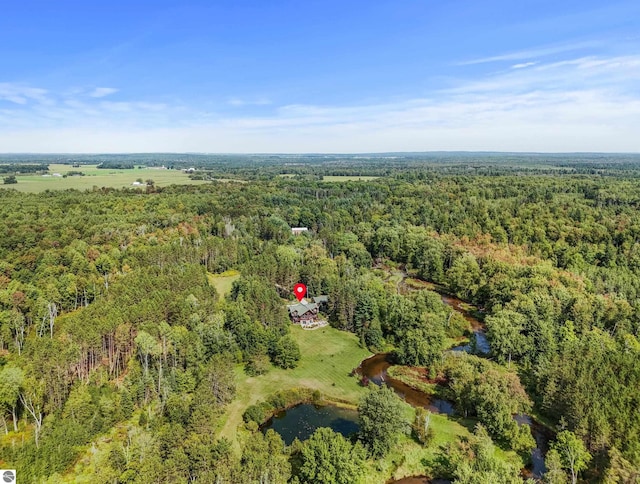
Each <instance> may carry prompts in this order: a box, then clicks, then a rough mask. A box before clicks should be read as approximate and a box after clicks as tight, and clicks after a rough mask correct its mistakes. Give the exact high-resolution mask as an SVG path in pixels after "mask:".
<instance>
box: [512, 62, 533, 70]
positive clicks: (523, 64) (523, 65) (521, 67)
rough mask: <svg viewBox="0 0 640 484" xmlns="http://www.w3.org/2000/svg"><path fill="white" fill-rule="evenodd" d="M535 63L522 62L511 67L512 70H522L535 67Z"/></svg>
mask: <svg viewBox="0 0 640 484" xmlns="http://www.w3.org/2000/svg"><path fill="white" fill-rule="evenodd" d="M536 64H537V62H522V63H521V64H514V65H512V66H511V68H512V69H524V68H525V67H531V66H535V65H536Z"/></svg>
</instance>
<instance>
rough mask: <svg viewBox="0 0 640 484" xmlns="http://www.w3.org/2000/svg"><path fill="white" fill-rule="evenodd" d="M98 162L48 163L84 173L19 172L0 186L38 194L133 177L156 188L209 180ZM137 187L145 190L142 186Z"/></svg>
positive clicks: (117, 183) (121, 184)
mask: <svg viewBox="0 0 640 484" xmlns="http://www.w3.org/2000/svg"><path fill="white" fill-rule="evenodd" d="M96 166H97V165H82V166H80V167H79V168H73V167H72V166H71V165H59V164H50V165H49V173H50V174H53V173H59V174H61V175H65V174H66V173H67V172H69V171H81V172H82V173H84V174H85V176H70V177H67V178H62V177H57V176H47V177H45V176H42V175H18V176H17V177H16V178H17V179H18V183H16V184H13V185H0V188H14V189H16V190H18V191H21V192H29V193H37V192H43V191H45V190H66V189H70V188H75V189H77V190H89V189H91V188H93V187H94V186H97V187H109V188H125V187H130V188H133V186H132V185H131V184H132V183H133V182H134V181H136V179H138V178H142V180H143V181H146V180H148V179H151V180H153V181H154V182H155V184H156V185H157V186H159V187H163V186H168V185H173V184H176V185H197V184H202V183H208V182H206V181H202V180H191V179H189V176H188V175H187V174H186V173H183V172H182V171H179V170H162V169H159V168H135V169H132V170H115V169H114V170H111V169H106V170H102V169H98V168H96ZM140 190H144V187H141V188H140Z"/></svg>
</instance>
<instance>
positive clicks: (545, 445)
mask: <svg viewBox="0 0 640 484" xmlns="http://www.w3.org/2000/svg"><path fill="white" fill-rule="evenodd" d="M513 418H514V419H515V421H516V422H518V424H520V425H528V426H529V428H530V429H531V435H532V436H533V438H534V440H535V441H536V448H535V449H533V450H532V451H531V475H532V477H534V478H536V479H540V478H541V477H542V475H543V474H544V473H545V472H546V470H547V468H546V467H545V465H544V456H545V455H546V454H547V451H548V450H549V441H550V440H551V439H552V438H553V434H552V433H551V431H549V430H548V429H546V428H544V427H543V426H542V425H540V424H539V423H538V422H536V421H535V420H533V419H532V418H531V417H530V416H529V415H521V414H519V415H514V417H513Z"/></svg>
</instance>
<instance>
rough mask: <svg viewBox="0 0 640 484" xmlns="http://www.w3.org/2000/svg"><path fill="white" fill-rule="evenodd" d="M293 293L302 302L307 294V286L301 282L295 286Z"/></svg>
mask: <svg viewBox="0 0 640 484" xmlns="http://www.w3.org/2000/svg"><path fill="white" fill-rule="evenodd" d="M293 293H294V294H295V295H296V297H297V298H298V301H302V298H303V297H304V295H305V294H306V293H307V286H305V285H304V284H302V283H301V282H299V283H298V284H296V285H295V286H293Z"/></svg>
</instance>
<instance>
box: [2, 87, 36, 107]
mask: <svg viewBox="0 0 640 484" xmlns="http://www.w3.org/2000/svg"><path fill="white" fill-rule="evenodd" d="M46 96H47V91H46V90H45V89H40V88H34V87H29V86H23V85H21V84H13V83H8V82H4V83H0V101H9V102H12V103H14V104H23V105H24V104H27V103H28V102H29V101H38V102H41V103H46V102H48V99H47V97H46Z"/></svg>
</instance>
